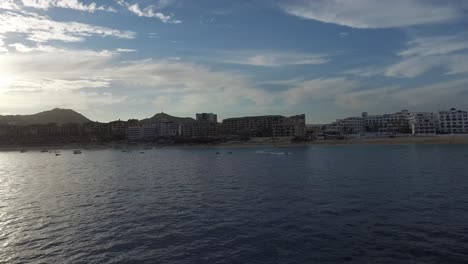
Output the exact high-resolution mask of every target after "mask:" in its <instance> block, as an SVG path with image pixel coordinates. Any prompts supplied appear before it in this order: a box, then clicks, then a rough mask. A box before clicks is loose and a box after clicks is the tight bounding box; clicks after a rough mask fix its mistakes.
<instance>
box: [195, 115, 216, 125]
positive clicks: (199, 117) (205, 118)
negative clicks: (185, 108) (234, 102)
mask: <svg viewBox="0 0 468 264" xmlns="http://www.w3.org/2000/svg"><path fill="white" fill-rule="evenodd" d="M196 118H197V121H200V122H212V123H217V122H218V115H216V114H213V113H201V114H196Z"/></svg>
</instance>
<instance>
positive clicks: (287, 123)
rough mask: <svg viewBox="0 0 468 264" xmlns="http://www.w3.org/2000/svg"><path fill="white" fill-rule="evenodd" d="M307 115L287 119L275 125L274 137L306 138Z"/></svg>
mask: <svg viewBox="0 0 468 264" xmlns="http://www.w3.org/2000/svg"><path fill="white" fill-rule="evenodd" d="M305 126H306V125H305V114H302V115H295V116H290V117H285V118H283V119H282V120H281V122H279V123H278V124H273V137H300V138H302V137H305Z"/></svg>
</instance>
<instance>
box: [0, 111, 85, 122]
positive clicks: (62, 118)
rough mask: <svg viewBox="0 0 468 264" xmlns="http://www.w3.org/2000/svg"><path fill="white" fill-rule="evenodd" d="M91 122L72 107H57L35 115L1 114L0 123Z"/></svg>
mask: <svg viewBox="0 0 468 264" xmlns="http://www.w3.org/2000/svg"><path fill="white" fill-rule="evenodd" d="M87 122H90V120H89V119H88V118H86V117H85V116H83V115H82V114H80V113H77V112H75V111H73V110H71V109H60V108H55V109H52V110H50V111H44V112H40V113H37V114H33V115H5V116H1V115H0V124H9V125H36V124H50V123H56V124H66V123H77V124H83V123H87Z"/></svg>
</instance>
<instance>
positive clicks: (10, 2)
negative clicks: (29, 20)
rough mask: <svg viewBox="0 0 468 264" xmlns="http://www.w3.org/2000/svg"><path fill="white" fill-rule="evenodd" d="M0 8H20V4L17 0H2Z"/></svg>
mask: <svg viewBox="0 0 468 264" xmlns="http://www.w3.org/2000/svg"><path fill="white" fill-rule="evenodd" d="M0 9H6V10H18V9H20V6H19V5H18V4H17V3H16V1H15V0H2V1H1V2H0Z"/></svg>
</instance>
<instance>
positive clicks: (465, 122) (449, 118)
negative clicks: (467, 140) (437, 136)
mask: <svg viewBox="0 0 468 264" xmlns="http://www.w3.org/2000/svg"><path fill="white" fill-rule="evenodd" d="M437 122H438V132H439V133H441V134H458V133H468V113H467V112H466V111H462V110H457V109H455V108H452V109H450V110H448V111H439V112H438V113H437Z"/></svg>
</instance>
